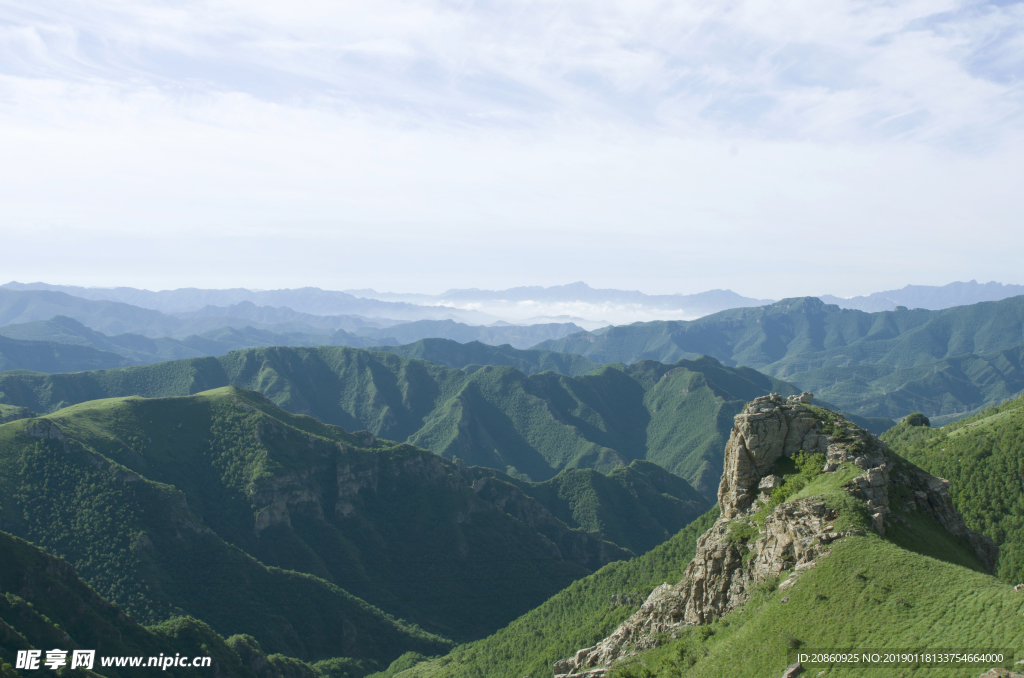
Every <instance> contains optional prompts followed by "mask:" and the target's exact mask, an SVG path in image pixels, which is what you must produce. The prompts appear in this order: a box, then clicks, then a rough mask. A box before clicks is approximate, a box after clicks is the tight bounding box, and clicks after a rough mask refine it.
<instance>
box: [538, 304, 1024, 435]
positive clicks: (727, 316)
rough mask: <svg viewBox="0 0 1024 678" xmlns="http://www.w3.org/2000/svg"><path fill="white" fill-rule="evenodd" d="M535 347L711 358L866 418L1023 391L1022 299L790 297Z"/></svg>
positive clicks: (593, 355) (626, 356)
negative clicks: (861, 305) (937, 307)
mask: <svg viewBox="0 0 1024 678" xmlns="http://www.w3.org/2000/svg"><path fill="white" fill-rule="evenodd" d="M535 348H537V349H543V350H549V351H556V352H565V353H575V354H578V355H582V356H584V357H586V358H588V359H589V360H591V361H594V362H604V363H610V362H623V363H632V362H636V361H638V360H658V361H662V362H673V361H675V360H679V359H681V358H688V359H692V358H695V357H697V356H700V355H709V356H713V357H714V358H716V359H718V360H720V361H722V363H723V364H726V365H746V366H749V367H753V368H755V369H757V370H759V371H762V372H764V373H765V374H768V375H770V376H772V377H775V378H778V379H785V380H786V381H788V382H790V383H792V384H793V385H795V386H797V387H798V388H800V389H802V390H806V391H811V392H814V393H815V394H819V395H820V396H821V397H823V398H826V399H827V400H829V401H830V402H832V403H834V404H835V405H837V406H838V407H841V408H843V409H844V410H846V411H848V412H853V413H855V414H858V415H861V416H868V417H871V416H879V417H891V418H898V417H902V416H905V415H907V414H909V413H910V412H913V411H915V410H918V411H921V412H925V413H926V414H928V415H929V416H932V415H936V416H938V415H956V414H958V413H959V414H961V415H962V414H963V413H966V412H969V411H970V410H973V409H976V408H978V407H982V406H985V405H987V404H989V403H992V402H997V401H1001V400H1003V399H1006V398H1008V397H1011V396H1012V395H1014V394H1016V393H1018V392H1020V391H1021V389H1024V370H1022V369H1021V358H1022V357H1024V296H1022V297H1011V298H1009V299H1004V300H1002V301H993V302H982V303H978V304H972V305H970V306H957V307H954V308H949V309H945V310H941V311H928V310H924V309H914V310H907V309H901V310H896V311H885V312H880V313H866V312H864V311H857V310H851V309H841V308H839V307H838V306H835V305H831V304H825V303H824V302H822V301H821V300H820V299H818V298H816V297H803V298H797V299H784V300H782V301H779V302H776V303H774V304H770V305H766V306H759V307H755V308H744V309H734V310H729V311H722V312H721V313H715V314H712V315H709V316H706V317H704V318H700V319H699V320H694V321H658V322H650V323H634V324H632V325H627V326H622V327H611V328H607V329H606V330H603V331H600V332H580V333H576V334H572V335H569V336H567V337H565V338H563V339H558V340H553V341H546V342H543V343H541V344H538V345H537V346H536V347H535Z"/></svg>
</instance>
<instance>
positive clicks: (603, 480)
mask: <svg viewBox="0 0 1024 678" xmlns="http://www.w3.org/2000/svg"><path fill="white" fill-rule="evenodd" d="M473 476H474V478H475V479H476V480H475V481H474V487H475V486H476V484H477V483H479V482H480V480H481V479H485V478H487V479H490V478H495V479H498V480H502V481H504V482H505V483H508V484H510V485H514V486H516V487H518V488H519V489H520V490H522V491H523V492H524V493H525V494H527V495H529V496H530V497H532V498H533V499H535V500H536V501H537V503H539V504H540V505H541V506H543V507H544V508H546V509H547V510H548V511H550V512H551V514H552V515H554V516H555V517H556V518H558V519H559V520H561V521H562V522H564V523H565V524H566V525H569V526H570V527H580V528H583V529H584V530H587V531H588V532H598V533H600V534H601V535H602V536H604V538H605V539H608V540H609V541H611V542H614V543H615V544H618V545H619V546H623V547H625V548H628V549H629V550H631V551H633V552H634V553H646V552H647V551H650V550H651V549H653V548H654V547H656V546H657V545H658V544H661V543H662V542H664V541H666V540H667V539H669V538H670V537H671V536H672V535H674V534H676V533H677V532H679V530H681V529H683V528H684V527H686V526H687V525H689V524H690V523H691V522H693V520H694V519H695V518H696V517H697V516H698V515H700V514H701V513H703V512H704V511H705V510H707V509H708V506H709V502H708V500H707V499H705V498H704V497H703V496H702V495H701V494H700V493H699V492H697V491H696V490H694V489H693V487H691V486H690V484H689V483H687V482H686V481H685V480H683V479H682V478H680V477H679V476H677V475H674V474H672V473H669V472H668V471H666V470H665V469H663V468H661V467H660V466H657V465H655V464H652V463H650V462H647V461H640V460H636V461H633V462H632V463H630V464H629V465H628V466H619V467H617V468H615V469H613V470H612V471H611V472H609V473H608V474H607V475H605V474H603V473H599V472H597V471H595V470H594V469H566V470H565V471H562V472H561V473H559V474H558V475H557V476H555V477H554V478H552V479H551V480H548V481H545V482H543V483H530V482H525V481H522V480H517V479H514V478H511V477H509V476H507V475H505V474H504V473H501V472H500V471H494V470H491V469H485V468H481V467H474V469H473ZM490 491H492V490H491V489H490V488H488V489H484V490H482V491H481V490H478V492H480V493H481V494H483V493H484V492H490Z"/></svg>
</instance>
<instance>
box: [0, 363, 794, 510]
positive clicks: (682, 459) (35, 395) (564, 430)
mask: <svg viewBox="0 0 1024 678" xmlns="http://www.w3.org/2000/svg"><path fill="white" fill-rule="evenodd" d="M468 372H469V370H467V371H463V370H454V369H449V368H445V367H441V366H438V365H435V364H432V363H428V362H425V361H422V360H413V359H408V358H401V357H399V356H397V355H393V354H390V353H382V352H375V351H367V350H362V349H352V348H342V347H324V346H322V347H317V348H281V347H277V348H262V349H249V350H246V351H236V352H232V353H229V354H228V355H226V356H222V357H220V358H194V359H188V360H176V361H169V362H164V363H158V364H155V365H146V366H138V367H128V368H123V369H117V370H102V371H97V372H85V373H79V374H54V375H33V374H23V373H6V374H0V403H5V404H9V405H18V406H23V407H27V408H29V409H31V410H33V411H36V412H52V411H54V410H56V409H59V408H61V407H67V406H69V405H72V404H75V403H81V402H85V401H89V400H97V399H101V398H110V397H121V396H130V395H141V396H144V397H167V396H184V395H190V394H194V393H198V392H200V391H204V390H208V389H212V388H218V387H222V386H226V385H234V386H239V387H242V388H246V389H251V390H254V391H258V392H260V393H263V394H264V395H266V396H267V397H268V398H269V399H270V400H272V401H273V402H274V403H276V404H277V405H279V406H280V407H282V408H284V409H285V410H288V411H290V412H294V413H299V414H309V415H312V416H314V417H316V418H317V419H319V420H320V421H323V422H325V423H328V424H334V425H337V426H342V427H344V428H346V429H348V430H350V431H355V430H361V429H365V430H369V431H371V432H372V433H373V434H374V435H378V436H380V437H382V438H388V439H391V440H400V441H407V442H409V443H411V444H414V445H417V446H420V447H424V448H426V449H429V450H431V451H433V452H436V453H438V454H440V455H442V456H444V457H445V458H448V459H453V458H455V457H459V458H461V459H464V460H465V461H466V462H467V463H469V464H472V465H477V466H486V467H488V468H493V469H497V470H500V471H503V472H506V473H508V474H509V475H510V476H513V477H523V476H525V477H527V478H529V479H531V480H534V481H544V480H548V479H550V478H552V477H554V476H555V475H556V474H557V473H558V472H559V471H561V470H563V469H566V468H594V469H597V470H599V471H602V472H608V471H611V470H612V469H613V468H615V467H616V466H619V465H622V464H628V463H630V462H631V461H633V460H635V459H642V460H646V461H650V462H653V463H655V464H658V465H659V466H661V467H662V468H664V469H666V470H668V471H671V472H672V473H675V474H677V475H679V476H682V477H683V478H685V479H686V480H687V482H689V483H691V484H692V485H693V486H694V487H696V488H697V489H698V491H700V492H701V493H702V494H704V496H705V497H707V498H709V499H713V497H714V495H715V492H716V489H717V486H718V478H719V475H720V474H721V470H722V467H721V451H722V448H723V446H724V445H725V441H726V440H727V438H728V435H729V430H730V429H731V427H732V420H733V417H734V416H735V415H736V414H737V413H739V411H740V410H741V409H742V408H743V406H744V404H745V403H746V402H747V401H749V400H751V399H753V398H755V397H757V396H760V395H764V394H766V393H769V392H771V391H778V392H781V393H783V394H790V393H794V392H795V389H794V388H793V387H792V386H790V385H789V384H786V383H785V382H781V381H779V380H777V379H773V378H770V377H766V376H765V375H763V374H760V373H759V372H757V371H755V370H752V369H750V368H732V367H725V366H723V365H722V364H721V363H719V362H718V361H716V360H714V359H711V358H701V359H698V360H681V361H679V362H677V363H676V364H673V365H664V364H662V363H657V362H653V361H648V360H644V361H641V362H638V363H636V364H634V365H630V366H628V367H624V366H622V365H605V366H603V367H600V368H598V369H596V370H594V371H592V372H590V373H588V374H585V375H582V376H578V377H568V376H564V375H559V374H555V373H553V372H542V373H540V374H533V375H529V376H527V375H525V374H523V373H522V372H520V371H518V370H516V369H514V368H512V367H492V366H485V367H482V368H479V369H476V370H475V371H472V373H471V374H470V373H468Z"/></svg>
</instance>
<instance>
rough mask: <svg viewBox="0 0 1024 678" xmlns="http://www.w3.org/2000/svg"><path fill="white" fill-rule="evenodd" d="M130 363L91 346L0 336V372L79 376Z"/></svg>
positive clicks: (118, 356)
mask: <svg viewBox="0 0 1024 678" xmlns="http://www.w3.org/2000/svg"><path fill="white" fill-rule="evenodd" d="M133 362H134V361H132V360H130V359H128V358H125V357H123V356H121V355H118V354H116V353H112V352H109V351H101V350H97V349H95V348H93V347H91V346H76V345H73V344H67V343H58V342H54V341H21V340H18V339H10V338H8V337H4V336H0V371H7V370H30V371H32V372H50V373H52V372H81V371H83V370H104V369H107V368H111V367H125V366H127V365H131V364H132V363H133Z"/></svg>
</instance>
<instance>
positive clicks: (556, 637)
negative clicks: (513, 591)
mask: <svg viewBox="0 0 1024 678" xmlns="http://www.w3.org/2000/svg"><path fill="white" fill-rule="evenodd" d="M717 518H718V509H717V508H713V509H712V510H710V511H708V513H706V514H705V515H703V516H701V517H700V518H699V519H697V520H696V521H694V522H693V523H691V524H690V525H689V526H687V527H686V528H684V529H683V530H681V531H680V532H679V533H678V534H676V535H675V536H674V537H672V539H670V540H669V541H667V542H665V543H664V544H662V545H661V546H659V547H657V548H655V549H653V550H652V551H650V552H649V553H646V554H644V555H642V556H639V557H637V558H633V559H632V560H629V561H625V562H618V563H612V564H610V565H606V566H605V567H603V568H602V569H600V570H599V571H597V572H596V573H594V574H592V575H590V576H589V577H586V578H584V579H581V580H579V581H576V582H573V583H572V584H571V585H570V586H569V587H568V588H566V589H565V590H564V591H561V592H559V593H558V594H556V595H554V596H552V597H551V598H550V599H548V600H547V601H545V602H544V603H542V604H541V605H540V606H538V607H537V608H536V609H533V610H531V611H530V612H528V613H526V614H524V615H523V616H522V617H520V618H519V619H516V620H515V621H514V622H512V623H511V624H509V625H508V626H507V627H505V628H503V629H501V630H500V631H498V632H497V633H495V634H494V635H492V636H490V637H488V638H484V639H483V640H478V641H476V642H473V643H468V644H466V645H460V646H459V647H457V648H455V649H454V650H453V651H452V652H451V653H450V654H448V655H446V656H444V657H440V658H438V659H432V660H429V661H417V660H416V658H412V657H405V658H403V660H400V661H404V663H409V664H412V666H411V667H409V668H406V669H402V670H399V669H398V667H399V666H401V664H398V663H397V662H396V664H394V665H392V667H390V668H389V669H388V671H387V672H385V673H382V674H375V675H374V676H372V678H384V676H387V678H392V676H394V677H395V678H433V677H435V676H436V677H441V676H444V677H445V678H449V677H451V678H485V677H489V676H494V677H495V678H497V677H499V676H530V677H531V678H551V665H552V664H553V663H554V662H555V661H556V660H558V659H562V658H564V657H567V656H569V655H571V654H572V653H574V652H575V651H576V650H578V649H579V648H581V647H587V646H589V645H592V644H593V643H595V642H598V641H599V640H601V639H602V638H604V637H605V636H607V635H608V634H609V633H611V632H612V631H614V630H615V628H616V627H617V626H618V625H619V624H621V623H622V622H623V621H624V620H625V619H626V618H627V617H629V616H630V615H631V614H633V613H634V612H636V610H637V609H638V608H639V607H640V605H641V604H642V603H643V601H644V600H645V599H646V598H647V596H648V595H650V593H651V591H653V590H654V588H655V587H656V586H659V585H660V584H662V583H663V582H675V581H678V579H679V577H680V576H682V572H683V569H684V568H685V567H686V565H687V564H688V563H689V562H690V560H691V559H692V558H693V554H694V553H695V551H696V543H697V538H698V537H699V536H700V535H701V534H703V533H704V532H705V531H707V529H708V528H709V527H711V525H712V523H714V521H715V520H716V519H717ZM613 597H614V598H613Z"/></svg>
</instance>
